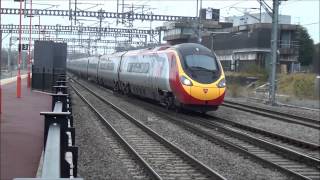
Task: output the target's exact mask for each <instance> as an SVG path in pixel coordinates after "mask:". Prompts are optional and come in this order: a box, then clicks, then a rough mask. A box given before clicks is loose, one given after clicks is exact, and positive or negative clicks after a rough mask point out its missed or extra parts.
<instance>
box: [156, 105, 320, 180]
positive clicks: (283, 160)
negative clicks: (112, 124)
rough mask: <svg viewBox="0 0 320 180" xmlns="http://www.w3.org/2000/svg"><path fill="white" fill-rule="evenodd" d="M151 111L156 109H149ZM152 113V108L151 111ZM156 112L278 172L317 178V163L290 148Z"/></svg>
mask: <svg viewBox="0 0 320 180" xmlns="http://www.w3.org/2000/svg"><path fill="white" fill-rule="evenodd" d="M152 109H153V112H155V108H154V107H152ZM150 110H151V109H150ZM155 113H158V114H159V115H161V116H163V117H165V118H166V119H170V120H172V121H174V122H175V123H177V124H179V125H181V126H184V127H185V128H186V129H188V130H190V131H192V132H193V133H195V134H197V135H199V136H201V137H204V138H206V139H208V140H209V141H212V142H218V143H219V144H223V145H224V146H227V147H231V148H232V149H234V150H236V151H240V152H241V153H244V154H245V155H248V156H250V157H253V158H255V159H257V160H259V161H262V162H263V163H265V164H267V165H269V166H271V167H276V168H278V169H281V170H283V171H285V172H287V173H288V174H289V175H293V176H296V177H297V178H300V179H320V173H319V171H320V169H319V168H320V160H319V159H317V158H313V157H310V156H307V155H304V154H303V153H300V152H297V151H293V150H291V149H289V148H286V147H283V146H279V145H277V144H275V143H271V142H268V141H266V140H263V139H260V138H255V137H254V136H252V135H250V134H247V133H244V132H241V131H239V130H237V129H234V128H230V127H226V126H224V125H222V124H220V123H217V122H213V121H208V119H205V118H199V117H187V116H183V117H179V116H180V115H178V114H175V115H173V114H171V113H170V114H168V113H167V112H165V111H162V110H160V111H159V109H157V111H156V112H155Z"/></svg>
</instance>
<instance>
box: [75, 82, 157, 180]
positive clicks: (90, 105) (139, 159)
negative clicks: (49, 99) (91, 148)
mask: <svg viewBox="0 0 320 180" xmlns="http://www.w3.org/2000/svg"><path fill="white" fill-rule="evenodd" d="M69 86H70V87H71V88H72V89H73V91H74V92H75V93H76V94H77V95H78V96H79V97H80V98H81V99H82V100H83V102H85V103H86V104H87V105H88V106H89V107H90V109H91V110H92V111H93V112H94V113H95V114H96V115H97V117H98V118H99V119H100V120H101V121H102V122H103V123H104V124H105V126H106V127H108V128H109V129H110V130H111V131H112V133H113V134H114V135H115V136H116V137H117V138H118V139H120V141H121V142H122V144H124V145H125V147H126V148H127V149H129V150H130V152H131V153H132V154H134V156H136V157H137V159H138V161H140V163H141V164H142V165H143V166H144V167H145V168H146V169H148V170H149V174H150V175H151V176H152V177H153V178H154V179H158V180H162V178H161V177H160V176H159V175H158V174H157V173H156V172H155V170H154V169H153V168H152V167H151V166H150V165H149V164H148V163H147V162H146V161H145V160H144V159H143V158H142V157H141V156H140V155H139V154H138V152H137V151H136V150H135V149H134V148H133V147H132V146H131V145H130V144H129V143H128V142H127V141H126V140H125V139H124V138H123V137H122V136H121V135H120V133H119V132H118V131H117V130H116V129H115V128H114V127H113V126H112V125H111V124H110V123H109V122H108V120H106V119H105V118H104V117H103V115H102V114H100V113H99V112H98V110H97V109H96V108H95V107H93V105H92V104H91V103H90V102H89V101H88V100H87V99H86V98H85V97H84V96H83V95H82V94H81V93H80V92H79V91H78V90H77V89H76V88H75V87H74V86H73V85H72V84H71V83H69Z"/></svg>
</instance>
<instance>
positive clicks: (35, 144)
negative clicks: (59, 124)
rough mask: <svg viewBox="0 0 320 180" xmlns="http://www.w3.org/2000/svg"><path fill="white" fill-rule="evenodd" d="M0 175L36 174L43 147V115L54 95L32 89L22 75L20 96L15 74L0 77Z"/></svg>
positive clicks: (8, 178)
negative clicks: (0, 105) (17, 95)
mask: <svg viewBox="0 0 320 180" xmlns="http://www.w3.org/2000/svg"><path fill="white" fill-rule="evenodd" d="M1 83H2V85H1V87H2V113H1V118H0V133H1V134H0V138H1V139H0V142H1V146H0V147H1V149H0V154H1V159H0V161H1V165H0V179H1V180H12V179H14V178H19V177H23V178H26V177H28V178H34V177H35V176H36V173H37V169H38V166H39V162H40V158H41V152H42V149H43V133H44V132H43V131H44V118H43V116H40V112H41V111H51V96H49V95H46V94H43V93H40V92H36V91H31V90H30V89H28V88H27V80H26V79H25V76H22V86H21V91H22V92H21V98H17V97H16V81H15V78H11V79H3V80H1Z"/></svg>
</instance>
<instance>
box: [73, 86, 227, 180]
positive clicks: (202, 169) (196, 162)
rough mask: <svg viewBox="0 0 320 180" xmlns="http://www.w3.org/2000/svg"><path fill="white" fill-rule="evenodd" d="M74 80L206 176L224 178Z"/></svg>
mask: <svg viewBox="0 0 320 180" xmlns="http://www.w3.org/2000/svg"><path fill="white" fill-rule="evenodd" d="M74 81H75V82H76V83H78V84H79V85H80V86H82V87H83V88H85V89H86V90H87V91H89V92H90V93H91V94H92V95H94V96H95V97H97V98H98V99H100V100H101V101H103V102H105V103H106V104H108V105H110V106H111V107H112V108H113V109H114V110H116V111H117V112H119V113H120V114H121V115H123V116H124V117H126V118H127V119H128V120H130V121H131V122H133V123H134V124H135V125H137V126H138V127H140V128H141V129H143V131H145V132H147V133H148V134H149V135H150V136H152V137H153V138H155V139H156V140H157V141H159V142H161V144H163V145H164V146H166V147H167V148H169V149H171V150H172V151H174V152H176V153H178V154H179V156H183V157H184V159H187V160H188V161H189V162H191V163H192V164H194V165H196V167H200V168H201V171H202V172H204V173H205V174H207V175H208V176H210V177H211V178H213V179H225V178H224V177H223V176H221V175H220V174H219V173H217V172H216V171H214V170H212V169H211V168H210V167H208V166H206V165H204V164H203V163H201V162H200V161H198V160H197V159H195V158H194V157H193V156H191V155H190V154H188V153H187V152H185V151H184V150H182V149H181V148H178V147H177V146H176V145H174V144H172V143H170V142H169V141H167V140H166V139H165V138H163V137H162V136H160V135H159V134H158V133H156V132H154V131H153V130H152V129H150V128H149V127H147V126H145V125H144V124H142V123H141V122H139V120H137V119H135V118H134V117H132V116H131V115H130V114H128V113H127V112H125V111H124V110H122V109H121V108H119V107H117V106H116V105H114V104H112V103H111V102H109V101H108V100H106V99H105V98H103V97H102V96H100V95H98V94H97V93H95V92H94V91H92V90H91V89H89V88H88V87H86V86H85V85H83V84H82V83H80V82H78V81H76V80H74Z"/></svg>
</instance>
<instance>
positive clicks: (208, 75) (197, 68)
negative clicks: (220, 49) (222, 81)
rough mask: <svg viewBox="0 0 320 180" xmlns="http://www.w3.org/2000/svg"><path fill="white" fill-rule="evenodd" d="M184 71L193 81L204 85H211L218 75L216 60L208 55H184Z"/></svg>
mask: <svg viewBox="0 0 320 180" xmlns="http://www.w3.org/2000/svg"><path fill="white" fill-rule="evenodd" d="M184 69H185V72H186V73H187V74H188V76H190V77H191V78H192V79H193V80H195V81H198V82H199V83H204V84H209V83H213V82H214V81H215V80H216V79H217V78H218V77H219V75H220V70H219V66H218V63H217V60H216V58H215V57H213V56H208V55H202V54H189V55H186V56H185V57H184Z"/></svg>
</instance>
